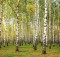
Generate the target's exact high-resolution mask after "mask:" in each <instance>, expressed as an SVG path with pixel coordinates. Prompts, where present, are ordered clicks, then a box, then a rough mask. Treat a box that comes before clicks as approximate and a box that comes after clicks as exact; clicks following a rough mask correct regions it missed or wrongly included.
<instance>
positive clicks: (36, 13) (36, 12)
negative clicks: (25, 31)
mask: <svg viewBox="0 0 60 57" xmlns="http://www.w3.org/2000/svg"><path fill="white" fill-rule="evenodd" d="M35 8H36V10H35V20H34V29H35V30H34V36H33V45H34V46H35V45H36V39H37V37H38V20H39V0H35Z"/></svg>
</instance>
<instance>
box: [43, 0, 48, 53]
mask: <svg viewBox="0 0 60 57" xmlns="http://www.w3.org/2000/svg"><path fill="white" fill-rule="evenodd" d="M44 1H45V4H44V5H45V15H44V33H43V48H42V53H43V54H46V39H47V0H44Z"/></svg>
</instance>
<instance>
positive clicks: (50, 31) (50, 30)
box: [49, 0, 52, 48]
mask: <svg viewBox="0 0 60 57" xmlns="http://www.w3.org/2000/svg"><path fill="white" fill-rule="evenodd" d="M51 33H52V29H51V1H50V0H49V45H50V46H49V48H51V38H52V36H51Z"/></svg>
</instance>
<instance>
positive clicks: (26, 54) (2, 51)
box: [0, 44, 60, 57]
mask: <svg viewBox="0 0 60 57" xmlns="http://www.w3.org/2000/svg"><path fill="white" fill-rule="evenodd" d="M0 57H60V47H58V45H55V47H52V49H49V47H47V54H45V55H44V54H42V47H41V45H40V44H39V45H38V46H37V50H36V51H35V50H34V49H33V46H32V45H29V44H27V45H23V46H20V47H19V52H16V51H15V46H14V45H9V46H6V47H2V48H0Z"/></svg>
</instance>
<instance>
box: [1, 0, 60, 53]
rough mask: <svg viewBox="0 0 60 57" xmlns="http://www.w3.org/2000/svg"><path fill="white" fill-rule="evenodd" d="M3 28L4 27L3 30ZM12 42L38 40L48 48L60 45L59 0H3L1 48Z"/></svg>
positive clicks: (29, 42) (35, 41)
mask: <svg viewBox="0 0 60 57" xmlns="http://www.w3.org/2000/svg"><path fill="white" fill-rule="evenodd" d="M1 28H2V29H1ZM2 43H3V44H4V47H5V46H6V43H7V46H8V45H9V43H13V44H16V51H19V45H23V44H26V43H28V44H33V47H34V50H37V45H38V43H41V45H42V46H43V48H42V53H43V54H45V53H46V47H47V46H49V48H51V46H52V45H53V46H55V43H58V44H59V46H60V1H59V0H0V47H1V45H2Z"/></svg>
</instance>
